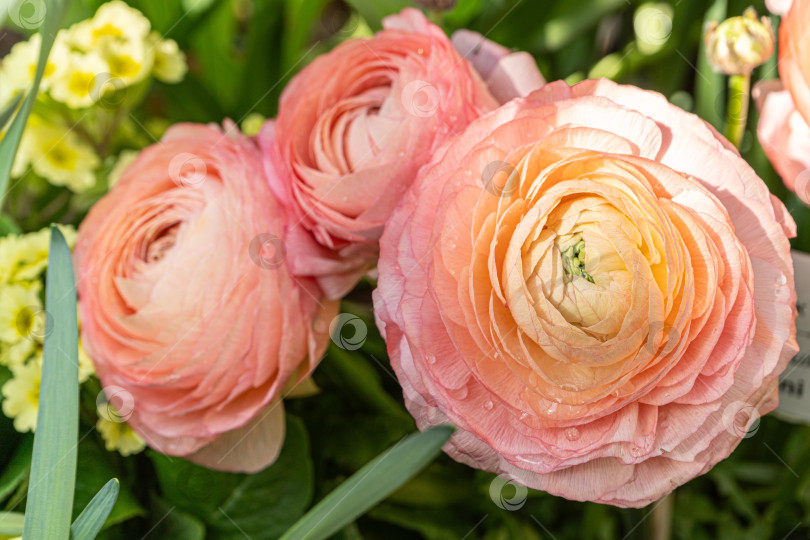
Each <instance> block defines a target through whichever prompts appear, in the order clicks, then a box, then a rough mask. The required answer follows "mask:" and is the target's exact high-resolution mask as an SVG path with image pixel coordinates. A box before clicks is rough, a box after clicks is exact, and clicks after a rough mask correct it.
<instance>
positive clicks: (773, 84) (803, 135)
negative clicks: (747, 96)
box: [753, 79, 810, 205]
mask: <svg viewBox="0 0 810 540" xmlns="http://www.w3.org/2000/svg"><path fill="white" fill-rule="evenodd" d="M753 95H754V100H755V101H756V103H757V107H758V108H759V123H758V125H757V137H758V138H759V142H760V143H761V144H762V148H763V150H765V154H766V155H767V156H768V159H769V160H770V162H771V164H772V165H773V167H774V169H776V172H777V173H779V176H781V177H782V180H783V181H784V182H785V186H787V188H788V189H790V190H791V191H793V192H795V193H796V195H797V196H798V197H799V198H800V199H801V200H802V201H803V202H804V203H805V204H807V205H810V126H808V125H807V122H805V120H804V118H802V115H801V114H799V111H798V110H797V109H796V105H795V104H794V103H793V98H792V97H791V96H790V92H788V91H787V90H785V89H784V88H783V86H782V83H781V81H779V80H778V79H774V80H770V81H762V82H759V83H757V84H756V86H754V91H753Z"/></svg>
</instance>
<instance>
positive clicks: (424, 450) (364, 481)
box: [281, 426, 454, 540]
mask: <svg viewBox="0 0 810 540" xmlns="http://www.w3.org/2000/svg"><path fill="white" fill-rule="evenodd" d="M453 430H454V428H453V427H452V426H439V427H436V428H433V429H429V430H427V431H424V432H422V433H414V434H412V435H409V436H408V437H405V438H404V439H402V440H401V441H400V442H398V443H397V444H395V445H394V446H392V447H391V448H389V449H388V450H386V451H385V452H383V453H382V454H380V455H379V456H377V457H376V458H375V459H374V460H372V461H371V462H369V463H368V464H367V465H366V466H365V467H363V468H362V469H360V470H359V471H357V472H356V473H355V474H354V475H352V477H351V478H349V479H348V480H346V481H345V482H343V483H342V484H341V485H340V486H339V487H338V488H337V489H335V490H334V491H332V492H331V493H330V494H329V495H327V496H326V497H324V498H323V500H321V502H319V503H318V504H316V505H315V506H314V507H313V508H312V509H311V510H310V511H309V512H307V514H306V515H305V516H304V517H303V518H302V519H301V520H300V521H298V522H297V523H296V524H295V525H294V526H293V527H292V528H291V529H290V530H289V531H287V533H286V534H285V535H284V536H282V537H281V539H282V540H324V539H326V538H329V537H330V536H331V535H333V534H335V533H336V532H337V531H339V530H340V529H341V528H343V527H345V526H346V525H348V524H349V523H351V522H352V521H354V520H355V519H356V518H357V517H359V516H361V515H362V514H363V513H365V512H366V511H368V510H369V509H370V508H372V507H373V506H374V505H376V504H377V503H378V502H380V501H381V500H383V499H384V498H385V497H387V496H388V495H390V494H391V493H392V492H393V491H395V490H396V489H397V488H399V487H400V486H402V485H403V484H404V483H405V482H407V481H408V480H409V479H410V478H411V477H412V476H414V475H415V474H417V473H418V472H419V471H420V470H422V469H423V468H424V467H425V466H426V465H427V464H428V463H430V462H431V461H432V460H433V459H434V458H435V457H436V456H437V455H438V454H439V452H440V451H441V448H442V446H443V445H444V443H446V442H447V440H448V439H449V438H450V436H451V435H452V434H453Z"/></svg>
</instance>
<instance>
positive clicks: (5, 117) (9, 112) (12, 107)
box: [0, 95, 22, 131]
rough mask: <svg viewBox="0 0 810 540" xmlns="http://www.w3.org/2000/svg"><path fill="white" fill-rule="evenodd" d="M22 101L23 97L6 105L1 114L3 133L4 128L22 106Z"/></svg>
mask: <svg viewBox="0 0 810 540" xmlns="http://www.w3.org/2000/svg"><path fill="white" fill-rule="evenodd" d="M20 101H22V95H19V96H17V97H15V98H14V99H12V100H11V103H9V104H8V105H6V108H5V110H4V111H2V112H0V131H3V128H5V127H6V124H8V121H9V120H11V117H12V116H14V113H15V112H16V110H17V107H19V106H20Z"/></svg>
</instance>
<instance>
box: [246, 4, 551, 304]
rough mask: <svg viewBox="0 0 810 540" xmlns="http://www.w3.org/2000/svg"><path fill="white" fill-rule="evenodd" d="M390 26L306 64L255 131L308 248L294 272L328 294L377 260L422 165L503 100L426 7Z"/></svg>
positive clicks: (393, 19) (344, 288)
mask: <svg viewBox="0 0 810 540" xmlns="http://www.w3.org/2000/svg"><path fill="white" fill-rule="evenodd" d="M383 27H384V29H383V30H382V31H381V32H379V33H377V34H376V35H375V36H374V37H373V38H370V39H350V40H348V41H346V42H344V43H342V44H341V45H339V46H338V47H336V48H335V49H334V50H332V51H331V52H329V53H327V54H324V55H322V56H320V57H318V58H316V59H315V60H314V61H313V62H312V63H311V64H310V65H309V66H307V67H305V68H304V69H303V70H302V71H301V72H300V73H299V74H298V75H296V76H295V77H294V78H293V79H292V80H291V81H290V83H289V85H288V86H287V87H286V88H285V90H284V93H283V94H282V96H281V102H280V104H279V114H278V120H277V122H275V124H268V125H266V126H265V128H264V129H263V130H262V132H261V133H260V135H259V142H260V145H261V147H262V150H263V152H264V154H265V156H266V160H267V166H268V168H271V169H275V170H276V171H278V173H277V174H273V176H276V177H277V181H273V183H272V188H273V190H274V191H275V193H276V194H277V196H278V197H279V198H280V199H281V200H282V201H283V202H284V203H285V204H286V205H288V206H289V207H290V208H292V210H293V213H294V215H295V216H296V217H297V218H298V221H299V222H300V223H299V225H300V226H296V227H292V228H291V230H290V235H291V236H292V237H294V238H296V239H298V240H300V241H297V242H295V243H296V245H297V246H299V247H301V248H305V249H301V250H296V251H293V250H290V251H289V252H288V254H289V258H290V261H291V264H292V265H293V269H294V271H295V272H296V273H297V274H300V275H306V276H315V277H316V278H317V279H318V281H319V282H320V283H321V285H322V286H323V288H324V290H326V292H327V294H328V295H329V296H330V297H331V298H339V297H341V296H342V295H344V294H345V293H346V292H348V291H349V290H350V289H351V288H352V287H353V286H354V285H355V284H356V283H357V281H358V280H359V279H360V278H361V277H362V276H363V274H364V273H366V272H368V271H369V270H371V269H372V268H373V267H374V265H375V264H376V260H377V254H378V240H379V238H380V234H382V229H383V225H384V224H385V221H386V220H387V219H388V216H389V215H390V213H391V211H392V210H393V209H394V207H395V206H396V205H397V203H398V202H399V200H400V198H401V197H402V195H403V193H404V192H405V190H406V189H407V188H408V186H409V185H410V184H411V182H412V181H413V178H414V176H415V174H416V171H417V170H418V169H419V167H420V166H422V164H424V163H425V162H427V161H428V160H429V159H430V157H431V155H432V153H433V151H434V150H435V149H436V148H437V147H438V146H439V145H440V144H441V143H443V142H444V140H445V139H446V138H447V137H448V136H450V135H452V134H454V133H456V132H458V131H460V130H461V129H463V128H464V127H465V126H466V125H467V124H468V123H469V122H470V121H471V120H473V119H474V118H477V117H478V116H479V115H480V114H482V113H483V112H486V111H489V110H492V109H494V108H495V107H496V106H497V105H498V102H497V100H496V99H495V98H494V97H493V96H492V95H491V93H490V92H489V90H488V88H487V85H486V84H485V83H484V82H483V81H482V79H481V77H480V76H479V75H478V74H477V73H476V72H475V70H474V69H473V68H472V67H471V65H470V63H469V62H467V61H465V60H464V59H463V58H462V57H461V56H460V55H459V54H458V52H456V50H455V49H454V48H453V45H452V44H451V42H450V40H449V39H448V38H447V36H445V34H444V33H443V32H442V30H441V29H440V28H438V27H437V26H435V25H433V24H431V23H430V22H429V21H428V20H427V19H426V18H425V16H424V15H422V13H421V12H419V11H417V10H415V9H411V8H408V9H405V10H403V11H402V13H400V14H398V15H393V16H390V17H387V18H386V19H384V21H383ZM532 67H533V69H535V71H536V66H534V65H532ZM506 83H508V81H505V82H504V84H506ZM505 92H507V90H505ZM274 132H275V134H277V136H275V134H274ZM272 141H275V142H274V143H273V142H272ZM308 235H309V236H310V237H311V239H312V240H313V241H312V242H310V243H309V244H306V243H305V240H306V237H307V236H308Z"/></svg>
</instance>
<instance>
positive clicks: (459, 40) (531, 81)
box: [452, 30, 546, 103]
mask: <svg viewBox="0 0 810 540" xmlns="http://www.w3.org/2000/svg"><path fill="white" fill-rule="evenodd" d="M452 42H453V46H454V47H455V48H456V50H457V51H458V52H459V54H461V56H463V57H464V58H466V59H467V60H468V61H469V62H470V63H471V64H472V66H473V67H474V68H475V70H476V71H477V72H478V74H479V75H480V76H481V78H482V79H484V82H486V83H487V87H488V88H489V91H490V92H492V95H493V96H495V99H497V100H498V101H499V102H500V103H506V102H507V101H509V100H510V99H513V98H516V97H523V96H527V95H529V94H530V93H531V92H533V91H535V90H537V89H538V88H540V87H542V86H543V85H544V84H545V83H546V80H545V79H544V78H543V75H542V73H540V70H538V69H537V63H536V62H535V61H534V57H533V56H532V55H531V54H529V53H527V52H524V51H517V52H512V51H511V50H509V49H507V48H506V47H504V46H503V45H500V44H498V43H495V42H494V41H490V40H488V39H486V38H485V37H484V36H482V35H481V34H479V33H478V32H473V31H471V30H456V31H455V32H454V33H453V36H452Z"/></svg>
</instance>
